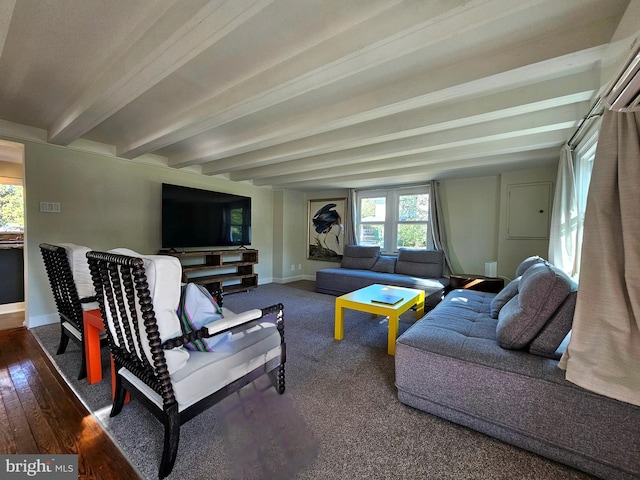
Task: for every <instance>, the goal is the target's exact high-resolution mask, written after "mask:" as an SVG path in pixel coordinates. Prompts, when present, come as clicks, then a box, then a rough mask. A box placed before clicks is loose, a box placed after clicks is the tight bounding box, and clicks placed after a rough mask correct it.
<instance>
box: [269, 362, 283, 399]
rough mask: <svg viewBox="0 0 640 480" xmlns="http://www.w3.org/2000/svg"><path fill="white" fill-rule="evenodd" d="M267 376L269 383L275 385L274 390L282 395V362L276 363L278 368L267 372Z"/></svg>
mask: <svg viewBox="0 0 640 480" xmlns="http://www.w3.org/2000/svg"><path fill="white" fill-rule="evenodd" d="M269 378H270V379H271V384H272V385H273V386H274V387H275V389H276V391H277V392H278V393H279V394H280V395H282V394H283V393H284V388H285V387H284V364H283V363H281V364H280V365H278V368H277V369H275V370H271V371H270V372H269Z"/></svg>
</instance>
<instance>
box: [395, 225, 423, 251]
mask: <svg viewBox="0 0 640 480" xmlns="http://www.w3.org/2000/svg"><path fill="white" fill-rule="evenodd" d="M400 247H411V248H426V247H427V224H426V223H409V224H407V223H405V224H399V225H398V248H400Z"/></svg>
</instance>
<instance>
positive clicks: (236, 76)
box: [0, 0, 629, 190]
mask: <svg viewBox="0 0 640 480" xmlns="http://www.w3.org/2000/svg"><path fill="white" fill-rule="evenodd" d="M628 4H629V0H464V1H463V0H416V1H404V2H403V1H394V0H210V1H205V0H154V1H152V2H150V1H148V0H108V1H94V2H88V1H87V0H65V1H56V0H0V122H2V121H4V122H2V127H3V128H4V129H7V128H8V127H7V126H10V127H11V130H12V131H14V132H15V131H19V130H20V129H21V128H25V129H26V128H27V127H29V128H30V129H31V130H30V131H33V129H34V128H35V129H38V130H36V131H42V132H44V139H45V140H46V141H48V142H50V143H53V144H59V145H71V146H77V145H82V146H83V147H86V146H87V145H96V144H100V145H106V146H107V149H108V150H109V151H111V152H113V153H115V154H117V155H118V156H120V157H123V158H129V159H136V158H138V159H144V161H149V159H153V161H156V162H161V163H164V164H166V165H168V166H170V167H172V168H176V169H185V168H186V169H189V170H191V171H194V170H195V171H197V172H201V173H202V174H203V175H224V176H225V177H227V178H229V179H231V180H234V181H250V182H252V183H253V184H255V185H260V186H272V187H273V188H291V189H298V190H311V189H320V188H322V189H328V188H347V187H354V188H365V187H372V186H380V185H391V184H405V183H416V182H422V181H427V180H431V179H434V178H449V177H461V176H478V175H496V174H499V173H500V172H503V171H508V170H514V169H521V168H535V167H538V166H540V167H542V166H548V165H553V164H554V163H555V162H556V161H557V158H558V156H559V150H560V146H561V145H562V144H563V143H564V142H566V141H567V140H568V139H569V138H570V137H571V135H572V134H573V132H574V131H575V129H576V127H577V125H578V124H579V121H580V119H581V118H582V117H584V116H585V114H587V112H588V111H589V109H590V107H591V105H592V103H593V101H594V99H595V97H596V96H597V94H598V89H599V88H600V86H601V84H602V79H601V66H602V61H603V58H604V56H605V54H606V51H607V47H608V44H609V43H610V42H611V39H612V36H613V35H614V32H615V31H616V27H617V26H618V24H619V22H620V19H621V17H622V15H623V14H624V12H625V10H626V8H627V5H628ZM23 126H24V127H23ZM1 132H2V129H0V133H1ZM95 142H97V143H95Z"/></svg>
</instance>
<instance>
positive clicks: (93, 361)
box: [82, 308, 129, 402]
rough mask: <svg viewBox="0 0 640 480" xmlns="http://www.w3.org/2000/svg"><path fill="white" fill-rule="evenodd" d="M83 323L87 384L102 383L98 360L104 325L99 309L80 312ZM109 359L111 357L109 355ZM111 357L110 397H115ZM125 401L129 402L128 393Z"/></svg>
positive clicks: (100, 365) (113, 369) (100, 362)
mask: <svg viewBox="0 0 640 480" xmlns="http://www.w3.org/2000/svg"><path fill="white" fill-rule="evenodd" d="M82 320H83V321H84V347H85V356H86V362H87V383H88V384H89V385H92V384H94V383H98V382H101V381H102V360H101V359H100V355H101V354H100V334H101V333H102V332H104V331H105V330H104V323H103V322H102V315H100V309H98V308H96V309H95V310H86V311H84V312H82ZM109 356H110V357H111V355H109ZM115 373H116V371H115V366H114V364H113V357H111V397H112V398H113V396H114V395H115V386H116V375H115ZM125 401H127V402H128V401H129V393H128V392H127V397H126V400H125Z"/></svg>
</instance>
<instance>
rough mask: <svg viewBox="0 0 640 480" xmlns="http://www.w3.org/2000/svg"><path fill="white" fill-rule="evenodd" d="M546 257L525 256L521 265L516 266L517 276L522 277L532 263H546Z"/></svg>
mask: <svg viewBox="0 0 640 480" xmlns="http://www.w3.org/2000/svg"><path fill="white" fill-rule="evenodd" d="M544 262H545V259H544V258H542V257H539V256H538V255H533V256H531V257H528V258H525V259H524V260H523V261H522V262H520V265H518V266H517V268H516V278H518V277H521V276H522V274H523V273H524V272H526V271H527V269H528V268H529V267H531V266H532V265H536V264H537V263H544Z"/></svg>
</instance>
